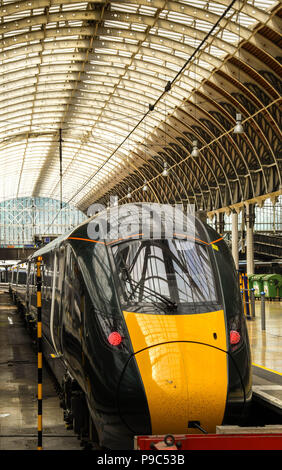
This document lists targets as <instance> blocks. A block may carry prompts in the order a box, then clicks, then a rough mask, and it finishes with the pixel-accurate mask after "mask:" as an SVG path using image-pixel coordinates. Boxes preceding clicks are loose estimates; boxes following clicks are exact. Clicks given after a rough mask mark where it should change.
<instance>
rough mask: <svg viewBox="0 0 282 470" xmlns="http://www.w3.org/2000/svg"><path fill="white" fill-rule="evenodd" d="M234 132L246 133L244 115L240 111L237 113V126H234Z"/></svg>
mask: <svg viewBox="0 0 282 470" xmlns="http://www.w3.org/2000/svg"><path fill="white" fill-rule="evenodd" d="M233 134H244V128H243V126H242V115H241V114H240V113H237V114H236V126H235V127H234V130H233Z"/></svg>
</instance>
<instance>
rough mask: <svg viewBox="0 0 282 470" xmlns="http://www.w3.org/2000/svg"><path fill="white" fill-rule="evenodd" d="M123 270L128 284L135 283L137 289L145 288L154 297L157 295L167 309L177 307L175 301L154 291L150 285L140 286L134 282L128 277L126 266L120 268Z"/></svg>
mask: <svg viewBox="0 0 282 470" xmlns="http://www.w3.org/2000/svg"><path fill="white" fill-rule="evenodd" d="M122 269H123V270H124V271H126V274H127V279H126V280H127V282H129V283H130V284H133V285H135V286H136V287H137V288H139V289H143V290H145V291H146V292H150V293H151V294H154V296H155V297H157V298H158V299H159V300H161V301H162V302H163V303H164V304H165V305H166V306H167V308H169V309H173V310H176V309H177V303H176V302H173V300H170V299H169V298H168V297H166V296H165V295H163V294H159V293H158V292H156V291H154V290H153V289H150V287H146V286H144V285H143V286H141V285H140V283H139V282H136V281H134V280H133V279H132V278H131V277H130V274H129V272H128V269H127V268H126V267H123V268H122Z"/></svg>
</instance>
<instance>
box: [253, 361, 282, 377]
mask: <svg viewBox="0 0 282 470" xmlns="http://www.w3.org/2000/svg"><path fill="white" fill-rule="evenodd" d="M252 366H255V367H260V368H261V369H265V370H268V371H269V372H273V373H274V374H278V375H282V372H278V371H277V370H273V369H268V367H264V366H260V365H259V364H255V363H254V362H253V363H252Z"/></svg>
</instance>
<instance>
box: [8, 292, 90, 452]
mask: <svg viewBox="0 0 282 470" xmlns="http://www.w3.org/2000/svg"><path fill="white" fill-rule="evenodd" d="M3 287H4V288H3ZM0 358H1V359H0V368H1V369H0V377H1V378H0V396H1V400H0V451H2V450H36V449H37V355H36V353H35V352H34V351H33V349H32V345H31V341H30V337H29V335H28V333H27V331H26V329H25V328H24V326H23V322H22V320H21V319H20V318H19V316H18V315H17V308H16V306H15V305H13V303H12V301H11V299H10V296H9V294H8V292H7V287H6V286H0ZM43 448H44V450H62V449H63V450H80V449H81V447H80V441H78V439H77V436H76V435H75V434H74V433H73V431H72V430H67V429H66V427H65V423H64V420H63V410H62V409H61V408H60V406H59V397H58V395H57V393H56V390H55V386H54V384H53V382H52V380H51V378H50V376H49V374H48V373H47V372H46V370H45V369H44V367H43Z"/></svg>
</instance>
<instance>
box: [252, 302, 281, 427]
mask: <svg viewBox="0 0 282 470" xmlns="http://www.w3.org/2000/svg"><path fill="white" fill-rule="evenodd" d="M265 307H266V308H265V330H262V328H261V304H260V301H256V305H255V318H254V319H252V320H247V327H248V332H249V339H250V345H251V353H252V363H253V394H254V396H255V397H256V398H259V399H260V400H262V401H264V403H265V404H266V405H268V406H269V407H272V406H273V407H275V409H276V410H280V413H281V415H282V302H280V301H266V305H265ZM281 423H282V421H281Z"/></svg>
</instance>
